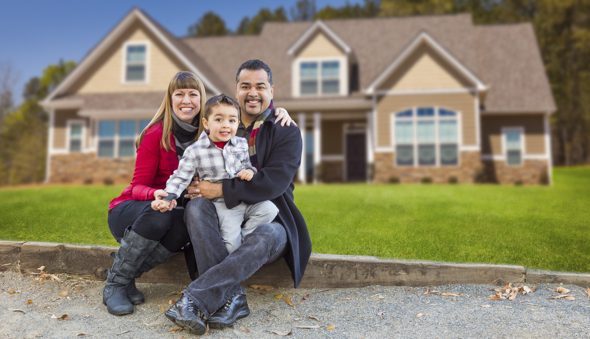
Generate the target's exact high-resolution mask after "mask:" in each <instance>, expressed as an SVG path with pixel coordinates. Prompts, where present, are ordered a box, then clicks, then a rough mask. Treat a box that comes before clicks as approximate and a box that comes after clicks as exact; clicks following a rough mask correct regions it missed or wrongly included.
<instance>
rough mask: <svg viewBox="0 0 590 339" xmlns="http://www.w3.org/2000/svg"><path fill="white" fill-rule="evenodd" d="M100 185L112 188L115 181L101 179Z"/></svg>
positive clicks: (107, 178) (106, 178) (109, 178)
mask: <svg viewBox="0 0 590 339" xmlns="http://www.w3.org/2000/svg"><path fill="white" fill-rule="evenodd" d="M102 183H103V184H105V186H112V185H113V184H114V183H115V180H113V178H111V177H105V178H104V179H102Z"/></svg>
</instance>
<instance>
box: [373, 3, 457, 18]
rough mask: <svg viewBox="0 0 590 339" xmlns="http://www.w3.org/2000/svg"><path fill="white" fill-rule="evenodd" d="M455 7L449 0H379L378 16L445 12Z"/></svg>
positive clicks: (449, 11)
mask: <svg viewBox="0 0 590 339" xmlns="http://www.w3.org/2000/svg"><path fill="white" fill-rule="evenodd" d="M455 8H456V7H455V3H454V2H453V1H449V0H381V6H380V8H379V16H385V17H387V16H406V15H419V14H422V15H424V14H446V13H453V12H454V11H455Z"/></svg>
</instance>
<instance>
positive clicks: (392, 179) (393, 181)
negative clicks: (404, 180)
mask: <svg viewBox="0 0 590 339" xmlns="http://www.w3.org/2000/svg"><path fill="white" fill-rule="evenodd" d="M389 183H390V184H399V177H397V176H395V175H393V176H391V177H389Z"/></svg>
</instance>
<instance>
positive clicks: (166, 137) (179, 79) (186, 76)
mask: <svg viewBox="0 0 590 339" xmlns="http://www.w3.org/2000/svg"><path fill="white" fill-rule="evenodd" d="M188 88H190V89H196V90H197V91H198V92H199V94H201V107H200V109H199V113H198V114H197V116H196V117H195V119H194V120H193V121H196V123H198V124H199V129H198V132H197V133H196V134H195V139H197V138H198V137H199V135H200V134H201V132H202V131H203V126H202V125H203V124H201V122H200V119H201V118H200V116H201V112H203V110H204V109H205V103H206V102H207V94H206V93H205V86H203V82H202V81H201V80H200V79H199V78H197V76H196V75H195V74H194V73H193V72H186V71H181V72H178V73H176V74H175V75H174V77H172V80H170V83H169V84H168V91H167V92H166V94H165V95H164V99H163V100H162V103H161V104H160V108H158V111H157V112H156V115H154V117H153V118H152V120H151V121H150V123H149V124H147V126H146V127H145V128H144V129H143V131H141V133H140V134H139V136H138V137H137V139H136V140H135V147H136V148H138V147H139V144H140V143H141V140H143V136H144V134H145V132H146V131H147V130H148V129H149V128H150V127H152V126H153V125H154V124H157V123H158V122H160V121H163V122H162V124H163V132H162V140H161V141H160V145H161V146H162V147H163V148H164V149H165V150H166V151H169V150H170V149H171V148H172V146H171V145H170V134H171V133H172V121H173V120H172V114H174V112H173V110H172V94H173V93H174V91H176V90H177V89H188Z"/></svg>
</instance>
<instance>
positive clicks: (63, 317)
mask: <svg viewBox="0 0 590 339" xmlns="http://www.w3.org/2000/svg"><path fill="white" fill-rule="evenodd" d="M51 319H57V320H68V319H70V317H69V316H68V315H67V314H62V315H60V316H59V317H58V316H56V315H55V314H52V315H51Z"/></svg>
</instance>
